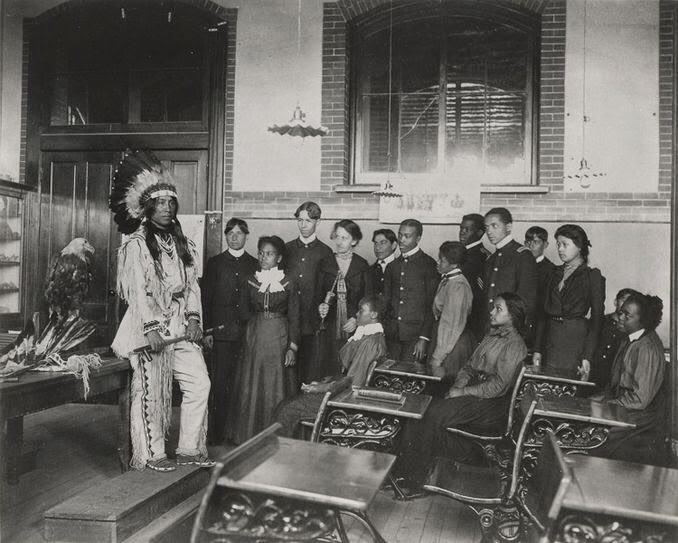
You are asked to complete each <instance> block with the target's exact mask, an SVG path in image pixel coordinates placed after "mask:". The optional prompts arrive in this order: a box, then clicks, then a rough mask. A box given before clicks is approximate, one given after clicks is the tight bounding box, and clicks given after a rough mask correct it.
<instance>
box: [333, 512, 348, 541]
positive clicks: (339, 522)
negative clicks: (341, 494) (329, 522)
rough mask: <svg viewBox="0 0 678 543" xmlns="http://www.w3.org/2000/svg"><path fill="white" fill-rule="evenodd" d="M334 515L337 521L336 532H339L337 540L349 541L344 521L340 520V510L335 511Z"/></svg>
mask: <svg viewBox="0 0 678 543" xmlns="http://www.w3.org/2000/svg"><path fill="white" fill-rule="evenodd" d="M334 517H335V518H336V522H337V534H339V541H341V543H350V541H349V540H348V535H347V534H346V528H345V527H344V521H342V520H341V512H339V511H335V512H334Z"/></svg>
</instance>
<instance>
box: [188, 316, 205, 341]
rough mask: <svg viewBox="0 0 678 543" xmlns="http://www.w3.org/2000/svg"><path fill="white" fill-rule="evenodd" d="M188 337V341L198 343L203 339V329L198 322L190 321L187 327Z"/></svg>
mask: <svg viewBox="0 0 678 543" xmlns="http://www.w3.org/2000/svg"><path fill="white" fill-rule="evenodd" d="M186 335H187V336H188V341H193V342H196V343H197V342H198V341H200V340H201V339H202V329H201V328H200V323H199V322H198V321H197V320H195V319H189V321H188V324H187V325H186Z"/></svg>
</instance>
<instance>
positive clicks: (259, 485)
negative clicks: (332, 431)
mask: <svg viewBox="0 0 678 543" xmlns="http://www.w3.org/2000/svg"><path fill="white" fill-rule="evenodd" d="M394 462H395V456H393V455H391V454H385V453H379V452H374V451H367V450H361V449H349V448H346V447H337V446H335V445H325V444H322V443H310V442H308V441H299V440H296V439H289V438H283V437H279V438H277V442H276V446H274V447H272V448H271V449H270V451H269V453H268V454H267V455H266V456H265V457H263V458H261V460H260V461H258V462H257V463H256V465H254V466H252V468H251V469H250V470H249V471H248V472H247V473H245V474H240V475H234V476H233V477H234V478H233V479H231V478H230V477H229V474H224V475H222V476H221V477H220V478H219V485H221V486H226V487H229V488H235V489H239V490H247V491H252V492H262V493H267V494H270V495H274V496H283V497H286V498H292V499H300V500H306V501H312V502H315V503H320V504H325V505H327V506H332V507H338V508H343V509H350V510H358V511H365V510H366V509H367V507H368V506H369V504H370V502H371V501H372V499H373V498H374V496H375V494H376V493H377V492H378V491H379V488H380V487H381V485H382V483H383V482H384V479H385V478H386V476H387V475H388V472H389V471H390V469H391V467H392V465H393V463H394Z"/></svg>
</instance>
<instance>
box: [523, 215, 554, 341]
mask: <svg viewBox="0 0 678 543" xmlns="http://www.w3.org/2000/svg"><path fill="white" fill-rule="evenodd" d="M548 239H549V234H548V232H547V231H546V230H545V229H544V228H542V227H541V226H531V227H530V228H528V229H527V232H525V247H527V248H528V249H529V250H530V252H531V253H532V256H534V259H535V260H536V262H537V282H538V287H537V305H536V310H535V311H536V316H535V321H539V320H540V319H541V318H543V312H544V290H545V289H546V283H547V282H548V279H549V277H550V276H551V274H552V273H553V271H554V270H555V269H556V265H555V264H554V263H553V262H551V261H550V260H549V259H548V258H546V255H545V254H544V251H546V248H547V247H548V246H549V241H548ZM536 328H537V327H536V326H532V327H531V328H530V333H529V334H528V337H527V339H526V343H527V346H528V347H529V348H533V347H534V345H535V342H536Z"/></svg>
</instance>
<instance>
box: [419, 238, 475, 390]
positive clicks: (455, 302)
mask: <svg viewBox="0 0 678 543" xmlns="http://www.w3.org/2000/svg"><path fill="white" fill-rule="evenodd" d="M465 260H466V249H465V248H464V246H463V245H462V244H461V243H457V242H456V241H446V242H445V243H443V244H442V245H441V246H440V249H439V252H438V273H440V275H441V279H440V284H439V285H438V289H437V291H436V295H435V298H434V299H433V316H434V317H435V319H436V323H437V326H436V327H435V328H434V330H435V332H434V334H433V335H434V339H433V352H432V353H431V357H430V358H429V365H430V366H431V368H432V371H433V374H434V375H439V376H440V377H444V378H445V379H447V380H449V381H454V378H455V377H456V376H457V373H458V372H459V370H460V369H461V367H462V366H463V365H464V364H466V362H467V361H468V359H469V358H470V357H471V354H472V353H473V349H474V347H475V344H476V341H475V338H474V337H473V333H472V332H471V331H470V330H469V329H468V318H469V315H470V313H471V304H472V301H473V293H472V292H471V287H470V286H469V284H468V281H467V280H466V278H465V277H464V275H463V274H462V273H461V269H460V267H461V266H463V265H464V262H465Z"/></svg>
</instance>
